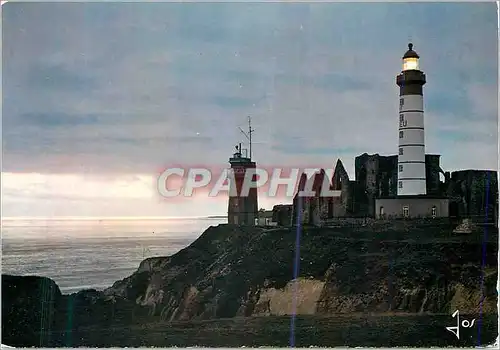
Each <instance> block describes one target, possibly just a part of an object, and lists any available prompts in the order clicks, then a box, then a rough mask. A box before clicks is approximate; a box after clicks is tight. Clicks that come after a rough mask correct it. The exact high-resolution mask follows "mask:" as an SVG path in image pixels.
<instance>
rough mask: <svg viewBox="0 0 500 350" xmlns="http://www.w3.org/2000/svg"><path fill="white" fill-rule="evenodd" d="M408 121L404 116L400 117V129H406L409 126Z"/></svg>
mask: <svg viewBox="0 0 500 350" xmlns="http://www.w3.org/2000/svg"><path fill="white" fill-rule="evenodd" d="M407 124H408V123H407V121H406V120H405V116H404V115H403V114H400V115H399V127H400V128H405V127H406V125H407Z"/></svg>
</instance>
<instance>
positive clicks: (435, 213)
mask: <svg viewBox="0 0 500 350" xmlns="http://www.w3.org/2000/svg"><path fill="white" fill-rule="evenodd" d="M436 216H437V208H436V206H435V205H433V206H432V218H435V217H436Z"/></svg>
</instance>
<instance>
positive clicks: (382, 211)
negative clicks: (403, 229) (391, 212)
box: [380, 207, 384, 216]
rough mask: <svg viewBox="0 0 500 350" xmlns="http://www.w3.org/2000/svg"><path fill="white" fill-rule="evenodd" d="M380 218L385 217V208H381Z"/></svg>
mask: <svg viewBox="0 0 500 350" xmlns="http://www.w3.org/2000/svg"><path fill="white" fill-rule="evenodd" d="M380 216H384V207H380Z"/></svg>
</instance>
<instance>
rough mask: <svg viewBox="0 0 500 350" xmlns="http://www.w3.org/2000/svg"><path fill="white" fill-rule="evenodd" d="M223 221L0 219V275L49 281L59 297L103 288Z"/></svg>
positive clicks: (106, 218) (205, 218)
mask: <svg viewBox="0 0 500 350" xmlns="http://www.w3.org/2000/svg"><path fill="white" fill-rule="evenodd" d="M222 223H227V219H225V218H223V217H222V216H211V217H200V218H161V217H147V218H145V217H140V218H130V217H128V218H120V217H103V218H82V217H78V218H75V217H72V218H68V217H59V218H40V217H38V218H26V217H24V218H21V217H17V218H3V219H2V274H11V275H19V276H28V275H36V276H43V277H49V278H51V279H53V280H54V281H55V282H56V283H57V284H58V286H59V287H60V289H61V292H62V293H63V294H71V293H75V292H78V291H79V290H83V289H90V288H93V289H97V290H102V289H105V288H107V287H110V286H111V285H112V284H113V283H114V282H115V281H118V280H121V279H123V278H125V277H127V276H130V275H131V274H132V273H133V272H134V271H135V270H137V268H138V267H139V264H140V262H141V261H142V260H144V259H146V258H150V257H157V256H169V255H172V254H175V253H176V252H178V251H179V250H181V249H183V248H185V247H187V246H188V245H189V244H191V243H192V242H193V241H194V240H196V239H197V238H198V237H199V236H200V235H201V234H202V233H203V232H204V231H205V230H206V229H207V228H208V227H209V226H215V225H218V224H222Z"/></svg>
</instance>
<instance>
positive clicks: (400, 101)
mask: <svg viewBox="0 0 500 350" xmlns="http://www.w3.org/2000/svg"><path fill="white" fill-rule="evenodd" d="M404 105H405V99H404V98H403V97H401V98H400V99H399V108H401V107H403V106H404Z"/></svg>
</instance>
